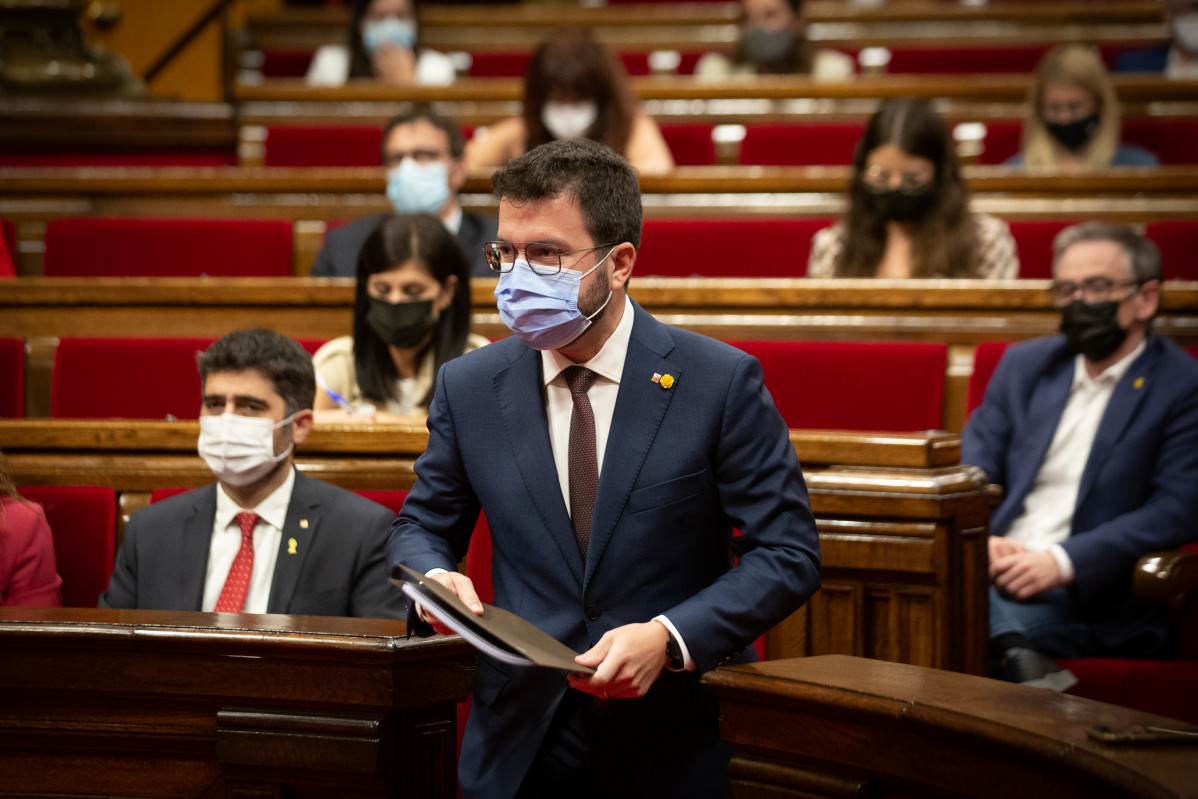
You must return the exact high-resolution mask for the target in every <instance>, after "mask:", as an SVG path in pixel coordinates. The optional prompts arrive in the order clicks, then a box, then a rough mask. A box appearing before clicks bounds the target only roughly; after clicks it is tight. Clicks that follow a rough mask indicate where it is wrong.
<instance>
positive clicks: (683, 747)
mask: <svg viewBox="0 0 1198 799" xmlns="http://www.w3.org/2000/svg"><path fill="white" fill-rule="evenodd" d="M632 308H633V313H634V322H633V328H632V334H631V340H630V341H629V344H628V353H627V358H626V360H625V363H624V371H623V374H622V376H621V382H620V387H619V393H618V395H617V400H616V406H615V411H614V414H613V416H612V422H611V432H610V436H609V438H608V441H607V448H606V450H605V453H604V456H603V468H602V472H601V474H600V478H599V487H598V490H597V493H596V496H595V506H594V508H595V509H594V514H593V517H592V519H593V521H592V526H591V534H590V543H589V547H588V552H587V557H586V559H585V561H584V559H583V557H582V555H581V553H580V552H579V548H578V545H577V543H576V541H575V539H574V533H573V532H572V528H571V526H570V516H569V514H568V513H567V511H566V506H565V501H564V499H563V497H562V491H561V487H560V483H559V481H558V474H557V469H556V466H555V462H554V458H553V453H552V449H551V445H550V440H549V430H548V423H547V421H546V411H545V400H544V391H543V384H542V378H541V372H542V368H541V358H542V355H541V353H540V352H538V351H536V350H532V349H530V348H528V347H527V346H525V345H524V344H522V343H521V342H520V341H519V340H518V339H517V338H516V337H514V336H513V337H510V338H507V339H504V340H501V341H498V342H495V343H493V344H490V345H488V346H486V347H483V348H481V349H479V350H475V351H474V352H469V353H466V354H465V355H463V356H462V357H460V358H456V359H454V360H453V361H450V362H449V363H447V364H446V365H445V366H444V367H442V369H441V372H440V375H439V377H438V380H437V390H436V394H435V398H434V400H433V404H432V407H431V408H430V411H429V414H430V415H429V425H428V427H429V443H428V447H427V449H426V450H425V453H424V454H423V455H422V456H421V458H420V459H419V460H418V461H417V464H416V472H417V482H416V485H415V486H414V487H413V489H412V490H411V492H410V493H409V494H408V498H407V501H406V502H405V504H404V507H403V510H402V511H401V514H400V517H399V519H397V521H396V524H395V527H394V530H395V531H394V532H393V534H392V536H391V540H390V542H389V543H388V546H387V559H388V565H389V566H393V565H394V564H396V563H400V562H402V563H404V564H406V565H408V566H409V567H411V568H414V569H416V570H417V571H419V572H421V573H425V572H427V571H428V570H429V569H432V568H435V567H442V568H447V569H453V568H454V565H455V564H456V563H458V561H459V560H460V559H461V557H462V556H463V555H464V554H465V551H466V547H467V543H468V539H469V536H470V533H471V531H472V529H473V527H474V524H475V520H476V518H477V516H478V511H479V507H480V505H481V507H482V509H483V511H485V513H486V515H487V521H488V524H489V526H490V529H491V538H492V548H493V552H494V556H493V564H492V577H493V580H494V588H495V600H494V604H495V605H497V606H498V607H502V608H505V609H506V610H510V611H512V612H514V613H516V614H517V615H519V616H521V617H523V618H525V619H528V620H529V621H531V622H532V623H534V624H536V625H537V626H539V627H541V628H542V629H543V630H545V631H546V632H548V633H549V634H550V635H552V636H553V637H554V638H556V639H558V640H559V641H562V642H563V643H565V644H566V645H567V646H569V647H571V648H572V649H574V650H575V651H578V652H581V651H583V650H586V649H588V648H589V647H590V646H591V645H593V644H594V643H595V642H597V641H598V640H599V638H600V637H601V636H602V635H603V633H605V632H606V631H608V630H611V629H613V628H615V627H619V626H621V625H625V624H630V623H634V622H647V621H649V620H650V619H652V618H653V617H654V616H656V615H658V614H665V615H666V616H667V617H668V618H669V619H670V621H671V623H672V624H673V625H674V626H675V627H676V628H677V629H678V632H679V634H680V635H681V637H682V639H683V640H684V641H685V642H686V645H687V647H688V649H689V651H690V654H691V656H692V658H693V660H694V661H695V664H696V665H697V667H698V671H697V672H682V673H673V672H669V671H663V672H662V673H661V676H660V677H659V678H658V679H657V681H656V682H655V683H654V685H653V686H652V688H651V689H650V691H649V693H648V694H647V695H646V696H644V697H642V698H640V699H628V700H612V702H611V704H612V711H611V712H612V713H613V714H616V713H617V712H620V713H626V714H631V715H633V716H634V719H635V723H634V724H632V725H630V726H631V728H632V729H633V730H635V731H640V732H641V734H639V735H638V736H637V738H638V740H640V738H641V735H643V738H644V740H645V746H647V747H651V748H653V749H655V750H657V751H658V752H659V753H664V752H666V751H667V748H672V754H671V756H672V757H674V758H681V759H683V761H684V763H686V762H689V763H690V765H689V766H687V765H684V766H683V769H684V771H685V772H686V773H689V772H691V771H693V770H701V771H702V770H707V769H710V766H709V765H708V764H707V762H706V760H705V761H704V762H694V761H696V760H703V759H704V757H703V756H704V752H703V750H701V749H697V748H696V747H698V746H701V745H702V742H703V741H704V740H706V739H704V738H701V737H700V736H701V735H704V734H706V732H705V731H707V730H711V735H712V736H713V737H714V738H715V739H716V740H717V741H718V736H717V735H716V733H715V731H714V725H715V722H716V718H717V716H716V708H715V705H714V700H712V699H711V697H710V695H709V694H707V692H706V691H705V690H703V689H702V688H701V686H700V685H699V681H698V679H699V675H700V674H701V673H702V672H705V671H708V670H710V669H712V668H714V667H715V666H717V665H718V664H720V663H722V662H738V663H741V662H747V661H752V660H756V659H757V657H756V652H755V651H754V649H753V646H752V640H753V638H755V637H756V636H757V634H759V633H760V632H762V631H764V630H765V629H768V628H769V627H770V626H772V625H773V624H776V623H777V622H779V621H781V620H782V619H784V618H785V617H787V616H788V615H789V614H790V613H791V612H793V611H794V609H795V608H796V607H797V606H798V605H799V604H800V603H801V602H803V601H805V600H806V599H807V598H808V597H810V596H811V594H813V593H814V592H815V591H816V589H818V588H819V585H820V572H819V564H820V557H819V542H818V536H817V533H816V530H815V522H814V519H813V518H812V517H811V512H810V505H809V500H808V497H807V489H806V485H805V483H804V481H803V478H802V474H801V472H800V470H799V464H798V459H797V458H796V457H795V452H794V448H793V446H792V445H791V443H790V440H789V436H788V433H787V430H786V424H785V422H783V421H782V417H781V416H780V415H779V414H778V411H777V409H776V408H775V407H774V404H773V401H772V400H771V399H770V397H769V393H768V392H767V391H766V390H765V387H764V384H763V377H762V371H761V365H760V364H759V363H758V362H757V361H756V360H755V359H754V358H752V357H750V356H748V355H746V354H745V353H743V352H741V351H739V350H736V349H733V348H732V347H729V346H728V345H726V344H723V343H721V342H718V341H715V340H712V339H709V338H706V337H703V336H699V335H696V334H694V333H691V332H689V331H685V330H679V329H677V328H672V327H668V326H666V325H664V324H662V323H660V322H658V321H657V320H655V319H654V318H653V317H652V316H651V315H650V314H649V313H647V312H646V311H644V310H643V309H641V308H640V307H639V306H637V305H635V304H633V305H632ZM654 374H658V375H670V376H672V377H673V382H672V385H671V386H670V387H669V388H666V387H664V386H663V384H662V382H655V381H654V380H653V379H652V378H653V376H654ZM813 390H818V389H817V387H815V388H813ZM733 527H736V528H739V529H740V530H742V531H743V532H744V536H743V537H742V538H736V539H733V538H732V528H733ZM733 541H735V542H736V543H735V545H734V544H733ZM734 546H735V552H736V554H738V555H739V557H740V560H739V563H738V565H737V566H736V567H735V568H730V566H731V555H732V553H733V547H734ZM566 690H567V683H566V678H565V675H564V673H560V672H552V673H549V672H546V671H545V670H542V669H536V668H528V667H519V666H511V665H507V664H503V663H500V662H497V661H495V660H492V659H490V658H488V657H485V656H484V657H482V658H480V660H479V666H478V672H477V674H476V677H475V685H474V695H473V703H472V707H471V713H470V720H469V722H468V724H467V726H466V732H465V737H464V740H463V743H462V752H461V758H460V760H459V777H460V779H461V787H462V791H463V794H464V795H486V796H511V795H513V794H514V793H515V791H516V789H517V787H518V786H519V784H520V781H521V780H522V779H523V777H524V774H525V773H526V772H527V770H528V767H529V764H530V762H531V761H532V758H533V756H534V755H535V753H536V751H537V749H538V747H539V746H540V744H541V741H542V740H543V738H544V736H545V732H546V728H547V725H548V723H549V720H550V718H551V717H552V716H553V713H554V709H555V708H556V707H557V705H558V703H559V702H560V701H561V699H562V697H563V695H564V694H565V692H566ZM571 690H572V689H571ZM617 707H618V708H619V710H618V711H617ZM692 742H694V744H695V746H691V743H692ZM680 752H681V753H682V754H679V753H680ZM692 752H693V754H692ZM707 760H710V758H707ZM720 765H721V767H722V764H720Z"/></svg>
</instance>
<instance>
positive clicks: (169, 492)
mask: <svg viewBox="0 0 1198 799" xmlns="http://www.w3.org/2000/svg"><path fill="white" fill-rule="evenodd" d="M190 490H191V489H190V488H189V487H187V486H175V487H171V488H155V489H154V490H153V491H151V492H150V504H151V505H153V504H154V503H155V502H161V501H162V500H164V499H170V498H171V497H173V496H175V495H176V494H183V493H186V492H188V491H190Z"/></svg>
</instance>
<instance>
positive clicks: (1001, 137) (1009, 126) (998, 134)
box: [978, 119, 1023, 165]
mask: <svg viewBox="0 0 1198 799" xmlns="http://www.w3.org/2000/svg"><path fill="white" fill-rule="evenodd" d="M1022 147H1023V122H1021V121H1020V120H1018V119H992V120H987V121H986V138H984V139H983V140H982V152H981V153H980V154H979V155H978V163H979V164H988V165H995V164H1001V163H1003V162H1004V161H1006V160H1007V159H1008V158H1010V157H1011V156H1013V155H1015V154H1016V153H1017V152H1019V151H1020V150H1021V149H1022Z"/></svg>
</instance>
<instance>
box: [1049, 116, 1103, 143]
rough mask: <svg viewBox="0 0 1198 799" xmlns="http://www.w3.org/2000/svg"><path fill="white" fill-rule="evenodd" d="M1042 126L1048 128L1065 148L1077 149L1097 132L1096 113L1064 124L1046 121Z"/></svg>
mask: <svg viewBox="0 0 1198 799" xmlns="http://www.w3.org/2000/svg"><path fill="white" fill-rule="evenodd" d="M1044 127H1046V128H1048V132H1049V134H1051V135H1052V137H1053V138H1054V139H1056V140H1057V141H1059V142H1060V143H1061V146H1062V147H1064V148H1065V149H1066V150H1078V149H1080V148H1081V147H1084V146H1085V145H1086V144H1088V143H1089V141H1090V139H1093V138H1094V136H1095V134H1097V133H1098V114H1090V116H1088V117H1086V118H1085V119H1079V120H1076V121H1074V122H1066V123H1064V124H1059V123H1056V122H1048V123H1045V125H1044Z"/></svg>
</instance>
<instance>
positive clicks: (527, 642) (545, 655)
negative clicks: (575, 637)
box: [391, 563, 595, 674]
mask: <svg viewBox="0 0 1198 799" xmlns="http://www.w3.org/2000/svg"><path fill="white" fill-rule="evenodd" d="M399 569H400V570H401V573H402V574H403V579H398V578H395V577H392V578H391V582H393V583H395V584H396V585H398V586H399V587H400V588H401V589H402V590H403V592H404V593H405V594H407V595H408V597H410V598H411V599H413V600H415V601H417V602H419V603H420V604H422V605H424V606H425V607H426V608H427V609H428V610H429V612H431V613H432V614H433V615H435V616H436V617H437V618H438V619H440V620H441V621H442V622H444V623H445V626H446V627H449V628H450V629H451V630H453V631H454V632H455V633H457V634H458V635H460V636H462V638H464V639H465V640H466V641H467V642H468V643H470V644H471V645H473V646H474V647H475V648H476V649H478V650H479V651H480V652H482V653H484V654H486V655H489V656H491V657H493V658H495V659H496V660H500V661H503V662H504V663H513V664H515V665H517V666H543V667H545V668H550V669H560V670H562V671H568V672H573V673H575V674H594V673H595V669H593V668H592V667H590V666H581V665H579V664H578V663H575V662H574V658H575V656H576V655H577V654H578V653H577V652H575V651H574V650H572V649H571V648H570V647H568V646H566V645H565V644H563V643H562V642H560V641H558V640H557V639H556V638H554V637H553V636H551V635H549V634H548V633H547V632H545V631H544V630H542V629H540V628H539V627H537V626H536V625H534V624H531V623H529V622H527V621H525V620H524V619H522V618H520V617H519V616H517V615H516V614H515V613H512V612H510V611H507V610H504V609H503V608H497V607H495V606H494V605H487V604H484V605H483V613H482V615H481V616H479V615H478V614H476V613H474V611H472V610H470V608H468V607H466V603H464V602H462V600H460V599H458V597H457V595H456V594H454V593H453V592H452V591H450V590H449V589H448V588H446V587H445V586H443V585H441V584H440V583H438V582H437V581H436V580H432V579H429V578H427V577H425V576H424V575H422V574H420V572H417V571H415V570H413V569H409V568H408V567H407V566H404V565H403V564H402V563H401V564H399Z"/></svg>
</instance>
